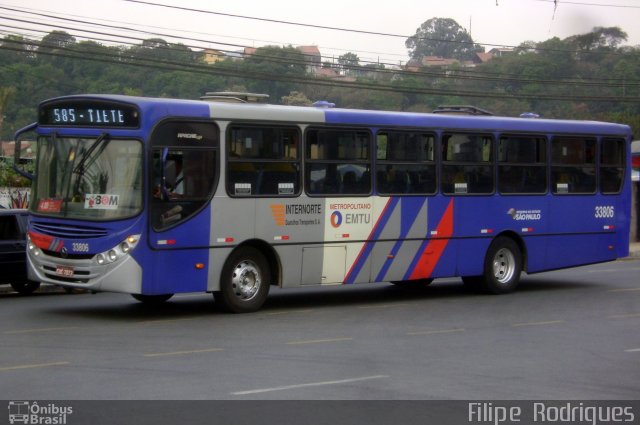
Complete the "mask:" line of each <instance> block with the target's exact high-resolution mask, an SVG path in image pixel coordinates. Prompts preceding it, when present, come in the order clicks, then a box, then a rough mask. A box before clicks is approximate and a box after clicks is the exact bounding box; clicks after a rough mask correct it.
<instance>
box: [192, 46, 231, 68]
mask: <svg viewBox="0 0 640 425" xmlns="http://www.w3.org/2000/svg"><path fill="white" fill-rule="evenodd" d="M199 57H200V59H201V60H202V61H203V62H204V63H206V64H209V65H212V64H214V63H216V62H222V61H223V60H225V59H226V58H227V55H226V53H225V52H223V51H222V50H216V49H204V50H203V51H202V52H199Z"/></svg>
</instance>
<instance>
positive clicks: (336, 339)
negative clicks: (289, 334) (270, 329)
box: [287, 338, 353, 345]
mask: <svg viewBox="0 0 640 425" xmlns="http://www.w3.org/2000/svg"><path fill="white" fill-rule="evenodd" d="M341 341H353V338H329V339H310V340H306V341H289V342H287V345H302V344H322V343H325V342H341Z"/></svg>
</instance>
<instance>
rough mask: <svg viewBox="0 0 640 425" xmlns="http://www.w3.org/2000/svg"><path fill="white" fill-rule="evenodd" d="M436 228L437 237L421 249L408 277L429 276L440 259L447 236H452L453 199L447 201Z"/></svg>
mask: <svg viewBox="0 0 640 425" xmlns="http://www.w3.org/2000/svg"><path fill="white" fill-rule="evenodd" d="M436 230H437V232H438V238H437V239H431V240H430V241H429V243H428V244H427V246H426V247H425V249H424V251H422V256H421V257H420V260H419V261H418V264H416V267H415V268H414V269H413V272H411V276H409V279H425V278H428V277H430V276H431V274H432V273H433V269H435V268H436V265H437V264H438V261H440V257H441V256H442V253H443V252H444V249H445V248H446V247H447V244H448V243H449V238H450V237H451V236H453V199H451V200H450V201H449V205H448V206H447V209H446V210H445V212H444V214H443V215H442V218H441V219H440V223H438V227H437V228H436Z"/></svg>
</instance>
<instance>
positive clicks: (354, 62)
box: [338, 52, 360, 75]
mask: <svg viewBox="0 0 640 425" xmlns="http://www.w3.org/2000/svg"><path fill="white" fill-rule="evenodd" d="M338 63H339V64H340V66H341V67H342V69H343V71H344V73H345V74H347V75H348V74H351V73H353V71H354V70H355V69H356V68H357V67H358V66H359V65H360V58H359V57H358V55H356V54H355V53H351V52H349V53H345V54H344V55H342V56H340V57H339V58H338Z"/></svg>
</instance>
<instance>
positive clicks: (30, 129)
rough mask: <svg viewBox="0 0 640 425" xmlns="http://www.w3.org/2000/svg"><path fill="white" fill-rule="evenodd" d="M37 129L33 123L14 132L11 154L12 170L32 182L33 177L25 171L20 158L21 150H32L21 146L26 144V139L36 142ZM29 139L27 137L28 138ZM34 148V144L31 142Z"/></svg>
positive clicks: (35, 123)
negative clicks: (23, 143)
mask: <svg viewBox="0 0 640 425" xmlns="http://www.w3.org/2000/svg"><path fill="white" fill-rule="evenodd" d="M37 127H38V123H37V122H34V123H33V124H29V125H28V126H26V127H24V128H21V129H20V130H18V131H17V132H16V135H15V136H14V137H13V140H14V152H13V169H14V171H15V172H16V173H18V174H20V175H21V176H22V177H26V178H28V179H29V180H33V177H34V175H33V174H32V173H30V172H29V171H27V170H26V167H25V166H24V165H25V164H24V161H23V158H22V149H23V148H24V149H26V150H27V151H29V150H30V149H32V148H31V147H27V146H24V147H23V146H22V142H23V141H24V142H25V145H26V142H27V139H31V140H37V137H36V135H35V132H34V131H35V129H36V128H37ZM27 135H29V136H31V137H29V136H27ZM32 143H33V144H34V147H35V142H32Z"/></svg>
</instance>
